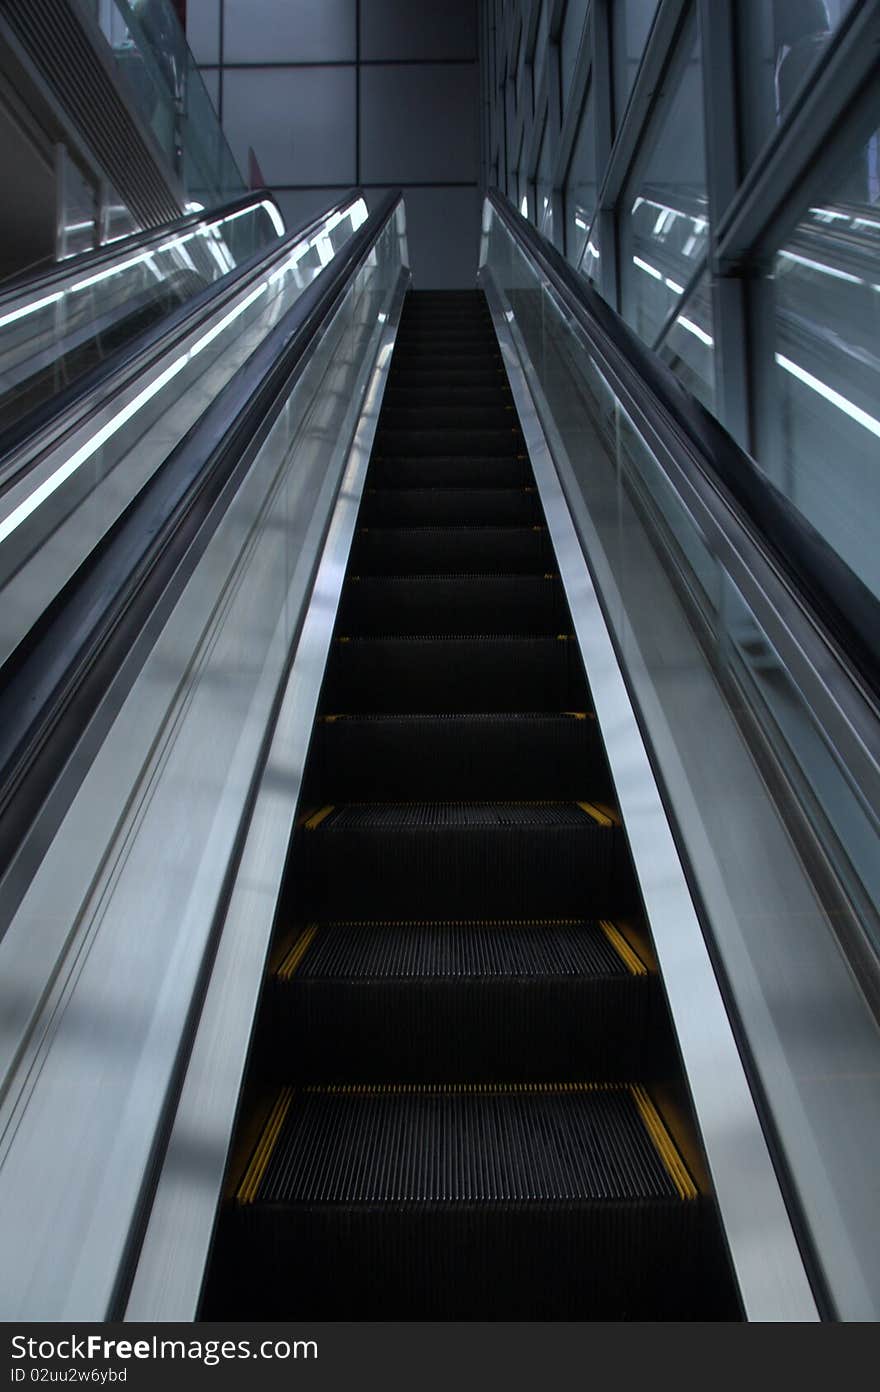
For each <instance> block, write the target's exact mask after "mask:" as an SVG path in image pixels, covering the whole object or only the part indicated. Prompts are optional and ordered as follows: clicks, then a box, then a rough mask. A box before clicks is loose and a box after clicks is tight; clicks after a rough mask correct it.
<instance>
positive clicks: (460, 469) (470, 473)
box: [369, 454, 533, 489]
mask: <svg viewBox="0 0 880 1392" xmlns="http://www.w3.org/2000/svg"><path fill="white" fill-rule="evenodd" d="M532 481H533V475H532V470H531V466H530V464H529V461H528V459H527V457H526V456H525V454H523V455H515V454H511V455H509V456H507V455H503V454H490V455H484V456H483V457H482V458H480V457H478V456H474V455H467V454H457V455H450V456H448V457H445V456H444V455H442V454H429V455H422V456H420V457H418V458H409V457H407V456H406V455H395V456H394V457H393V458H391V459H375V460H373V463H372V464H371V465H370V474H369V486H370V487H371V488H468V487H472V486H473V485H477V486H479V487H480V488H516V489H519V488H523V487H525V486H526V485H529V484H531V483H532Z"/></svg>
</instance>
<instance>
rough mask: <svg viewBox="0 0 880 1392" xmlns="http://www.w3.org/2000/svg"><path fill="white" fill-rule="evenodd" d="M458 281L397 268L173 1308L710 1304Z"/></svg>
mask: <svg viewBox="0 0 880 1392" xmlns="http://www.w3.org/2000/svg"><path fill="white" fill-rule="evenodd" d="M685 1097H686V1091H685V1089H684V1088H683V1085H682V1078H681V1073H680V1064H679V1062H678V1058H677V1051H676V1048H675V1044H674V1042H673V1033H672V1030H671V1028H670V1022H669V1018H668V1013H667V1008H666V1005H665V1000H664V995H663V991H662V988H661V985H660V981H659V977H658V974H657V966H656V959H655V956H654V952H653V948H652V943H651V939H650V935H649V932H648V930H647V927H646V924H645V921H644V918H643V916H642V913H641V909H640V899H639V893H638V888H637V885H636V881H635V877H634V874H633V869H632V864H631V861H630V857H629V851H628V847H627V841H626V836H625V833H624V829H623V827H622V825H621V818H620V814H619V810H618V806H617V803H616V800H615V796H614V792H613V787H612V781H611V778H610V775H609V771H608V767H607V765H606V762H605V756H604V752H603V745H602V739H601V737H600V733H599V729H598V725H597V721H596V719H595V715H594V713H593V710H592V703H591V696H590V690H589V685H588V682H587V679H586V678H585V674H584V671H583V666H582V662H581V656H580V648H579V646H578V643H577V642H576V640H575V635H574V631H573V624H572V619H571V614H570V612H569V608H568V604H567V600H566V595H565V591H564V588H563V585H562V582H561V579H560V576H559V574H558V567H557V563H556V559H555V556H554V551H553V547H552V545H551V542H550V539H549V535H548V529H547V526H546V519H545V516H544V514H543V511H542V507H541V502H540V500H539V495H538V491H537V489H536V486H535V478H534V475H533V472H532V467H531V463H530V460H529V456H528V453H527V450H526V444H525V440H524V437H523V434H522V431H521V429H520V425H519V420H518V417H517V414H516V411H515V408H514V404H513V399H512V396H511V393H510V389H509V386H508V381H507V376H506V374H505V370H504V367H503V365H502V360H501V356H500V353H499V348H498V342H497V339H496V336H495V332H494V329H493V325H492V321H491V318H490V316H489V312H488V309H487V307H486V303H485V300H484V297H483V295H482V293H480V292H446V293H443V292H433V293H429V292H420V293H414V292H410V293H409V294H408V296H407V298H406V302H405V307H404V310H403V313H402V317H401V322H400V328H399V331H398V335H397V340H396V346H395V349H394V355H393V359H392V363H391V369H390V374H389V378H388V383H387V388H386V391H385V396H384V399H383V405H382V411H381V415H380V417H379V423H378V429H377V433H376V436H375V441H374V447H373V452H372V457H371V462H370V465H369V470H368V473H367V477H366V485H365V492H364V496H363V501H362V503H361V508H360V513H359V516H358V524H357V531H356V535H355V540H354V545H353V549H352V552H351V555H350V559H349V565H348V570H347V573H346V579H345V583H344V588H343V591H342V597H341V602H340V607H339V610H338V615H337V621H336V628H335V633H334V640H333V643H332V647H331V652H330V656H329V659H328V664H327V669H326V674H325V678H324V685H323V689H322V694H321V699H320V704H319V708H318V717H317V720H316V723H315V726H314V730H313V733H312V738H311V745H310V751H309V757H308V763H307V766H306V771H305V775H304V781H303V791H302V795H301V797H300V802H299V809H298V813H297V818H296V825H295V828H294V831H293V836H292V840H291V847H290V854H289V862H288V870H287V877H286V880H285V884H284V889H283V893H282V897H281V901H280V907H279V911H278V914H277V918H276V928H275V935H274V941H273V945H272V949H271V952H270V957H269V963H268V972H267V977H266V980H265V982H264V987H263V992H262V1001H261V1006H260V1010H259V1015H258V1018H257V1023H256V1027H255V1034H254V1040H253V1043H252V1047H251V1055H250V1062H249V1066H248V1073H247V1078H246V1082H245V1088H244V1092H243V1098H242V1102H241V1105H240V1110H239V1121H238V1126H237V1132H236V1136H235V1140H234V1142H233V1146H232V1151H231V1155H232V1159H231V1163H230V1168H229V1172H228V1176H227V1183H226V1194H225V1200H224V1203H223V1206H222V1209H221V1214H220V1218H219V1223H218V1229H217V1233H216V1238H215V1243H214V1249H213V1254H212V1258H211V1260H210V1263H209V1267H208V1272H207V1276H206V1283H205V1290H204V1297H203V1301H202V1307H201V1316H200V1317H201V1318H203V1319H257V1318H259V1319H269V1318H274V1319H289V1318H319V1319H360V1320H363V1319H400V1318H410V1319H414V1318H427V1319H478V1318H489V1319H505V1318H510V1319H566V1318H570V1319H581V1320H583V1319H643V1320H656V1319H664V1320H667V1319H737V1318H739V1317H740V1310H739V1305H738V1300H737V1297H736V1294H735V1290H734V1283H733V1280H732V1278H731V1275H730V1272H729V1269H728V1266H727V1261H726V1257H725V1255H724V1243H723V1239H722V1236H721V1228H720V1223H719V1219H718V1215H717V1210H716V1206H715V1202H714V1200H713V1198H712V1196H711V1191H710V1188H709V1185H708V1182H707V1178H706V1170H705V1165H704V1161H703V1158H702V1156H701V1152H700V1145H699V1142H698V1140H697V1138H696V1130H695V1128H694V1126H693V1123H692V1121H691V1120H690V1118H689V1117H688V1109H687V1103H686V1101H685V1100H684V1098H685Z"/></svg>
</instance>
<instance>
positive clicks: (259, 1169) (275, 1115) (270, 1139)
mask: <svg viewBox="0 0 880 1392" xmlns="http://www.w3.org/2000/svg"><path fill="white" fill-rule="evenodd" d="M292 1100H293V1088H292V1087H285V1088H282V1089H281V1092H280V1094H279V1096H278V1100H277V1101H276V1103H275V1105H274V1107H273V1108H272V1110H271V1112H270V1113H269V1120H268V1121H267V1122H266V1125H265V1127H264V1128H263V1134H262V1136H261V1137H260V1139H259V1141H258V1142H257V1148H256V1150H255V1151H254V1153H253V1155H252V1156H251V1159H250V1164H249V1165H248V1167H247V1169H246V1170H245V1172H244V1177H243V1178H242V1181H241V1184H240V1185H239V1186H238V1189H237V1191H236V1194H235V1201H236V1203H240V1204H249V1203H253V1202H254V1199H255V1198H256V1196H257V1191H258V1190H259V1187H260V1184H261V1182H262V1179H263V1175H264V1174H265V1173H266V1166H267V1165H268V1163H269V1160H270V1158H271V1155H272V1151H273V1150H274V1149H275V1142H276V1141H277V1140H278V1136H279V1133H280V1131H281V1128H282V1126H283V1125H284V1119H285V1117H286V1116H287V1113H288V1111H289V1110H290V1104H291V1102H292Z"/></svg>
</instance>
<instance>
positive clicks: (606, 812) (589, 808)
mask: <svg viewBox="0 0 880 1392" xmlns="http://www.w3.org/2000/svg"><path fill="white" fill-rule="evenodd" d="M578 807H579V808H580V809H581V811H582V812H586V813H587V815H588V816H590V817H592V818H593V821H594V822H598V823H599V825H600V826H603V827H611V826H620V815H619V813H617V812H615V810H614V808H613V807H609V806H608V805H607V803H604V802H579V803H578Z"/></svg>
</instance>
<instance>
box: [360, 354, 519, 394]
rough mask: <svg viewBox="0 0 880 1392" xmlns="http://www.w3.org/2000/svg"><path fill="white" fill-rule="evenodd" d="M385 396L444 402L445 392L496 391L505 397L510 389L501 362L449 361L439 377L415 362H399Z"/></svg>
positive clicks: (391, 373) (392, 373)
mask: <svg viewBox="0 0 880 1392" xmlns="http://www.w3.org/2000/svg"><path fill="white" fill-rule="evenodd" d="M385 390H386V394H387V393H388V392H397V391H401V392H403V391H426V392H430V393H432V394H436V395H437V396H438V397H440V398H441V399H445V397H446V393H447V392H456V393H458V392H460V391H469V390H474V391H493V392H495V391H497V392H501V393H502V394H503V395H505V396H507V395H508V394H509V388H508V386H507V378H506V376H505V375H504V368H503V367H502V366H501V363H500V361H498V362H494V361H493V362H489V363H483V364H480V363H479V362H475V361H471V362H469V363H468V364H467V365H466V366H463V365H461V364H456V363H455V361H454V360H451V361H450V362H449V363H448V364H447V366H446V368H445V370H443V371H442V372H441V373H438V372H436V371H434V370H432V369H431V368H430V367H423V366H421V365H420V364H419V363H418V362H417V361H416V362H413V361H410V362H406V361H400V362H399V363H398V364H397V365H396V366H395V363H394V360H393V359H392V364H391V370H390V372H389V373H388V385H387V387H386V389H385Z"/></svg>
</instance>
